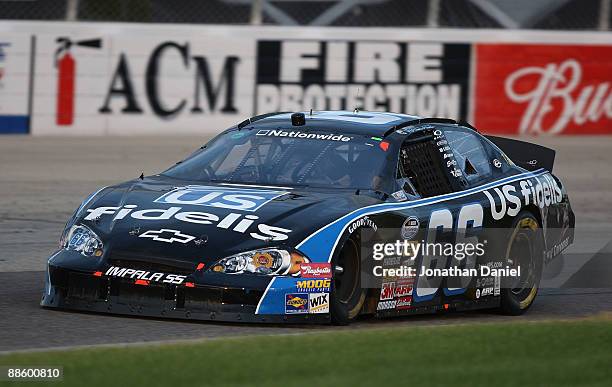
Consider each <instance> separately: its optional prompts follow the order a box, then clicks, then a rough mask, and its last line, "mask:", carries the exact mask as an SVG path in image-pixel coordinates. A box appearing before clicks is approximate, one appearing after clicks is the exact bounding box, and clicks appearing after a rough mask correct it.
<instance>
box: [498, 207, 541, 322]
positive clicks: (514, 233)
mask: <svg viewBox="0 0 612 387" xmlns="http://www.w3.org/2000/svg"><path fill="white" fill-rule="evenodd" d="M510 230H511V231H510V237H509V239H508V246H507V248H506V262H507V265H508V266H510V267H513V268H518V267H519V266H520V268H521V275H520V277H517V278H514V279H509V281H502V284H504V282H505V284H504V286H503V288H502V289H501V303H500V308H499V310H500V312H501V313H502V314H505V315H510V316H518V315H521V314H523V313H525V312H526V311H527V310H528V309H529V308H530V307H531V305H533V301H534V300H535V298H536V296H537V294H538V287H539V286H540V279H541V278H542V265H543V262H544V237H543V233H542V228H541V227H540V224H539V222H538V220H537V219H536V218H535V217H534V216H533V214H532V213H530V212H528V211H522V212H520V213H519V214H518V215H517V217H516V219H515V220H514V222H513V224H512V227H511V229H510Z"/></svg>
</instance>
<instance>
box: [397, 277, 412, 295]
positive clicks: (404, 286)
mask: <svg viewBox="0 0 612 387" xmlns="http://www.w3.org/2000/svg"><path fill="white" fill-rule="evenodd" d="M413 284H414V278H406V279H400V280H398V281H397V283H396V284H395V289H394V290H393V296H394V297H404V296H411V295H412V286H413Z"/></svg>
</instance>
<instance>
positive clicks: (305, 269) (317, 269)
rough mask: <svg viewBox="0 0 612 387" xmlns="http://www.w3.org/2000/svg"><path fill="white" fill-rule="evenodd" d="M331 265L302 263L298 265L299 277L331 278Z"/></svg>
mask: <svg viewBox="0 0 612 387" xmlns="http://www.w3.org/2000/svg"><path fill="white" fill-rule="evenodd" d="M331 276H332V275H331V264H329V263H302V264H300V277H303V278H331Z"/></svg>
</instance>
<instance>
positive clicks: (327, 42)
mask: <svg viewBox="0 0 612 387" xmlns="http://www.w3.org/2000/svg"><path fill="white" fill-rule="evenodd" d="M0 30H1V31H2V32H3V35H2V36H3V38H2V39H0V133H3V132H11V131H12V132H28V131H29V132H30V133H32V134H34V135H141V134H164V135H177V134H213V133H218V132H219V131H221V130H223V129H225V128H227V127H229V126H231V125H234V124H236V123H237V122H240V121H242V120H243V119H244V118H246V117H248V116H252V115H255V114H260V113H267V112H271V111H298V110H309V109H314V110H322V109H348V110H353V109H355V108H360V109H364V110H388V111H395V112H402V113H408V114H416V115H420V116H425V117H428V116H438V117H449V118H454V119H459V120H467V121H470V122H472V123H474V124H475V125H476V126H477V127H478V128H479V129H480V130H481V131H483V132H489V133H499V134H516V135H518V134H551V135H560V134H604V133H612V43H610V42H612V34H609V33H607V34H602V33H580V32H572V33H561V32H533V31H499V30H488V31H486V30H477V31H475V30H425V29H392V28H373V29H364V28H297V27H234V26H232V27H229V26H189V25H167V24H164V25H153V24H116V23H113V24H110V23H33V22H6V23H3V25H2V26H1V27H0ZM7 117H8V118H7ZM14 117H20V118H18V119H19V120H21V121H19V123H18V124H17V126H16V124H15V121H14V120H15V118H14Z"/></svg>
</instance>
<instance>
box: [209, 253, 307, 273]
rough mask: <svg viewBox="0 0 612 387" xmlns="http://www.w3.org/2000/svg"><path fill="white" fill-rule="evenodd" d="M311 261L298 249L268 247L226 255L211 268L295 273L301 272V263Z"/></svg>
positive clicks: (233, 271)
mask: <svg viewBox="0 0 612 387" xmlns="http://www.w3.org/2000/svg"><path fill="white" fill-rule="evenodd" d="M309 262H310V260H309V259H308V258H306V257H305V256H303V255H302V254H300V253H298V252H296V251H291V252H289V251H288V250H284V249H277V248H266V249H260V250H253V251H247V252H244V253H240V254H235V255H232V256H229V257H225V258H223V259H220V260H219V261H217V262H216V263H215V264H214V265H212V266H211V267H210V269H209V270H210V271H213V272H216V273H225V274H242V273H253V274H263V275H294V274H298V273H299V272H300V264H302V263H309Z"/></svg>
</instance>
